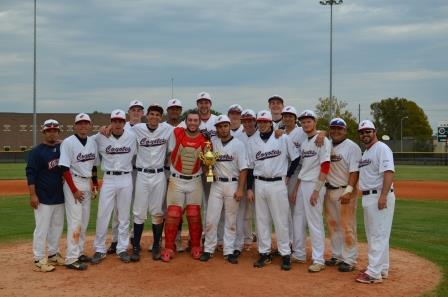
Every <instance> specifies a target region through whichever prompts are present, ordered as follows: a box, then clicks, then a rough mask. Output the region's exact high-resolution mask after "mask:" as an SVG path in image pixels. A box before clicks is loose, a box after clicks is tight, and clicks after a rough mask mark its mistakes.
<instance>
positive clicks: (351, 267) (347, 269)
mask: <svg viewBox="0 0 448 297" xmlns="http://www.w3.org/2000/svg"><path fill="white" fill-rule="evenodd" d="M338 270H339V271H340V272H350V271H353V270H355V265H350V264H347V263H345V262H342V263H341V264H340V265H339V268H338Z"/></svg>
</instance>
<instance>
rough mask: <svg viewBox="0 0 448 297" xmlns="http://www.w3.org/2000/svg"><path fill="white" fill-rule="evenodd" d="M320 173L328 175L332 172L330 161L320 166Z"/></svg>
mask: <svg viewBox="0 0 448 297" xmlns="http://www.w3.org/2000/svg"><path fill="white" fill-rule="evenodd" d="M320 172H322V173H323V174H328V173H329V172H330V161H326V162H323V163H322V164H320Z"/></svg>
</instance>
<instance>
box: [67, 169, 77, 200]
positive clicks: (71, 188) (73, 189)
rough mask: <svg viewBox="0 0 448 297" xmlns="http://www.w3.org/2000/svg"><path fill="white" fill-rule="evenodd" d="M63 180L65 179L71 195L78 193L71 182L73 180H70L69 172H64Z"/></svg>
mask: <svg viewBox="0 0 448 297" xmlns="http://www.w3.org/2000/svg"><path fill="white" fill-rule="evenodd" d="M64 179H65V182H66V183H67V184H68V186H69V188H70V191H72V193H73V194H74V193H76V192H78V188H77V187H76V186H75V183H74V182H73V178H72V174H71V173H70V170H66V171H64Z"/></svg>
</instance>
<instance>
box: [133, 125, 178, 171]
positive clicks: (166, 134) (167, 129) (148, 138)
mask: <svg viewBox="0 0 448 297" xmlns="http://www.w3.org/2000/svg"><path fill="white" fill-rule="evenodd" d="M172 131H173V127H172V126H171V125H169V124H167V123H160V124H159V125H158V127H157V129H155V130H154V131H153V132H151V131H150V130H149V128H148V127H147V125H146V124H144V123H141V124H137V125H134V127H133V132H134V134H135V135H136V136H137V148H138V149H137V161H136V166H137V167H140V168H150V169H158V168H163V166H164V165H165V159H166V155H167V151H168V142H169V139H170V136H171V134H172Z"/></svg>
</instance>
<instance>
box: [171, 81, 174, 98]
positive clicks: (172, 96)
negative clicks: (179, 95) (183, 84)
mask: <svg viewBox="0 0 448 297" xmlns="http://www.w3.org/2000/svg"><path fill="white" fill-rule="evenodd" d="M173 98H174V77H172V78H171V99H173Z"/></svg>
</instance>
